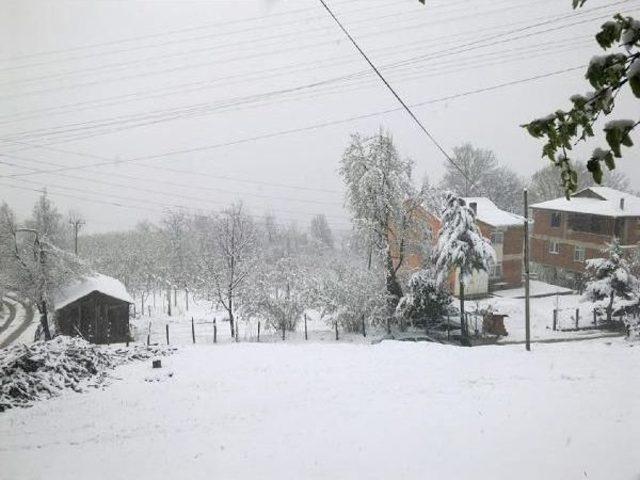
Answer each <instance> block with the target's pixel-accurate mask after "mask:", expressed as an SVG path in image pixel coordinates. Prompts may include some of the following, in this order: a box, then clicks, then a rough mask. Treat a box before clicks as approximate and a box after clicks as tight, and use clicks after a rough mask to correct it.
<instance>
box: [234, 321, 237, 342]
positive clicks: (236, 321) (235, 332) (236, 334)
mask: <svg viewBox="0 0 640 480" xmlns="http://www.w3.org/2000/svg"><path fill="white" fill-rule="evenodd" d="M234 333H235V334H236V343H238V321H237V320H236V329H235V332H234Z"/></svg>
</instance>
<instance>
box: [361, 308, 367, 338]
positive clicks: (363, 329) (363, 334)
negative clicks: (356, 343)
mask: <svg viewBox="0 0 640 480" xmlns="http://www.w3.org/2000/svg"><path fill="white" fill-rule="evenodd" d="M362 336H363V337H366V336H367V324H366V323H365V321H364V313H363V314H362Z"/></svg>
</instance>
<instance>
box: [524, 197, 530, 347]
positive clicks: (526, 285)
mask: <svg viewBox="0 0 640 480" xmlns="http://www.w3.org/2000/svg"><path fill="white" fill-rule="evenodd" d="M523 193H524V329H525V338H526V348H527V351H531V323H530V320H531V319H530V311H529V196H528V193H527V189H526V188H525V189H524V192H523Z"/></svg>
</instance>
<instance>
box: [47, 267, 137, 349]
mask: <svg viewBox="0 0 640 480" xmlns="http://www.w3.org/2000/svg"><path fill="white" fill-rule="evenodd" d="M132 303H133V301H132V299H131V297H130V296H129V293H127V289H126V288H125V286H124V285H123V284H122V283H121V282H120V281H118V280H116V279H115V278H111V277H107V276H106V275H100V274H95V275H91V276H87V277H84V278H82V279H80V280H78V281H76V282H74V283H72V284H71V285H68V286H67V287H65V288H63V289H61V290H60V291H59V292H57V294H56V295H55V296H54V299H53V308H54V321H55V325H56V331H57V332H58V333H61V334H63V335H69V336H77V335H80V336H82V337H83V338H84V339H86V340H87V341H90V342H93V343H117V342H126V341H128V340H129V306H130V305H131V304H132Z"/></svg>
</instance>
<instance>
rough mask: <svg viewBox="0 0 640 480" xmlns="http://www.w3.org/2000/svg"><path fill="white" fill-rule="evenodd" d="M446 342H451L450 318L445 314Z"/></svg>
mask: <svg viewBox="0 0 640 480" xmlns="http://www.w3.org/2000/svg"><path fill="white" fill-rule="evenodd" d="M447 340H451V316H450V315H449V312H447Z"/></svg>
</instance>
